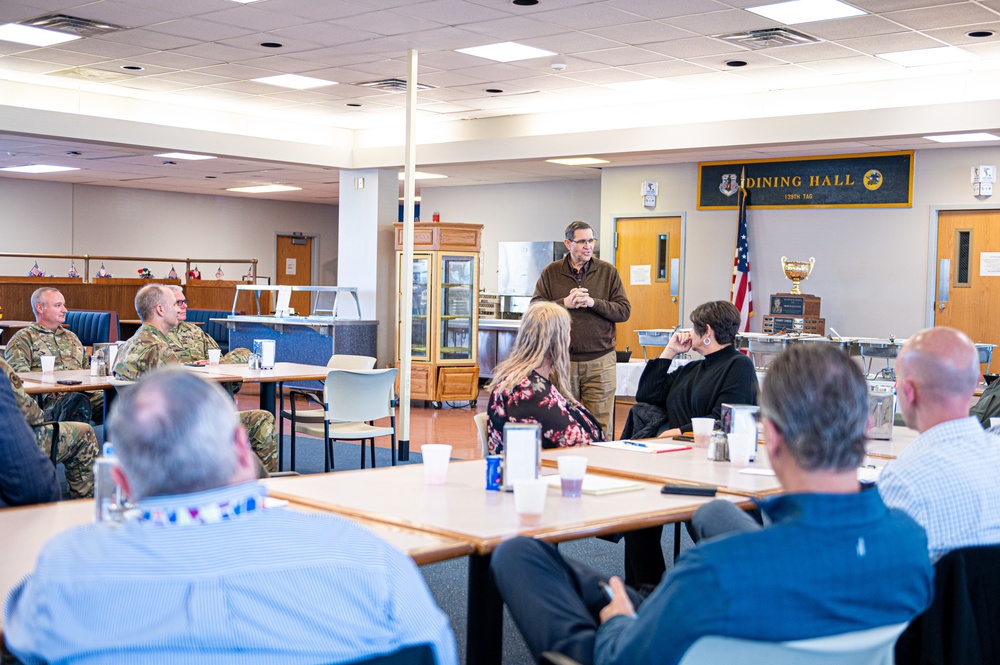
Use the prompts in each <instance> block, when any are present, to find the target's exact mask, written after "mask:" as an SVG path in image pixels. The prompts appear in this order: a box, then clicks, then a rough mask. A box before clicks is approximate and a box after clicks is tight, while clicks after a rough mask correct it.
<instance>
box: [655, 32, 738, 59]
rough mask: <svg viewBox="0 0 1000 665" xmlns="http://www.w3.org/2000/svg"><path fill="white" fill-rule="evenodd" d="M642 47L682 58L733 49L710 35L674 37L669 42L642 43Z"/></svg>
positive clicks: (716, 53)
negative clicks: (684, 37) (685, 37)
mask: <svg viewBox="0 0 1000 665" xmlns="http://www.w3.org/2000/svg"><path fill="white" fill-rule="evenodd" d="M642 47H643V48H644V49H648V50H650V51H655V52H657V53H662V54H663V55H669V56H673V57H675V58H683V59H690V58H698V57H701V56H705V55H719V54H721V53H728V52H730V51H732V49H733V46H732V45H731V44H727V43H725V42H722V41H719V40H718V39H712V38H710V37H691V38H689V39H675V40H673V41H669V42H659V43H656V44H643V45H642Z"/></svg>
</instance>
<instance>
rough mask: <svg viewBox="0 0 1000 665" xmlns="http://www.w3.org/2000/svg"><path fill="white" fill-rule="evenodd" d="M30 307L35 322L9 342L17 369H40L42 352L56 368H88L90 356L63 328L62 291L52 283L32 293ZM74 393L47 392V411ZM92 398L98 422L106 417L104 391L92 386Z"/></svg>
mask: <svg viewBox="0 0 1000 665" xmlns="http://www.w3.org/2000/svg"><path fill="white" fill-rule="evenodd" d="M31 311H32V312H34V314H35V322H34V323H32V324H31V325H30V326H28V327H27V328H22V329H21V330H19V331H17V333H15V334H14V336H13V337H11V338H10V341H9V342H8V343H7V349H6V351H4V356H5V357H6V359H7V362H8V363H10V366H11V367H13V368H14V371H15V372H39V371H41V369H42V360H41V357H42V356H55V357H56V369H57V370H64V369H89V368H90V358H88V357H87V352H86V350H85V349H84V348H83V344H81V343H80V338H79V337H77V336H76V335H75V334H73V332H72V331H71V330H68V329H67V328H63V327H62V324H63V323H64V322H65V321H66V300H65V298H64V297H63V294H62V293H60V292H59V290H58V289H55V288H53V287H51V286H43V287H42V288H40V289H37V290H35V292H34V293H32V294H31ZM73 394H75V393H48V394H47V395H45V397H44V399H43V401H42V408H43V409H45V410H46V411H48V410H50V409H51V408H52V407H54V406H55V403H56V402H57V401H59V400H60V399H63V398H65V397H67V396H69V395H73ZM83 394H84V395H86V397H87V399H89V400H90V408H91V418H92V419H93V421H94V422H95V423H97V424H100V423H101V422H102V421H103V419H104V393H103V392H102V391H100V390H93V391H90V392H87V393H83Z"/></svg>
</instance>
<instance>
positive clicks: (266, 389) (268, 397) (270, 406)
mask: <svg viewBox="0 0 1000 665" xmlns="http://www.w3.org/2000/svg"><path fill="white" fill-rule="evenodd" d="M259 385H260V408H261V409H262V410H264V411H267V412H268V413H270V414H271V415H272V416H273V415H276V414H275V413H274V400H275V398H276V394H275V389H274V382H272V381H268V382H267V383H265V382H263V381H261V382H260V384H259Z"/></svg>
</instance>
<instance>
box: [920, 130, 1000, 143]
mask: <svg viewBox="0 0 1000 665" xmlns="http://www.w3.org/2000/svg"><path fill="white" fill-rule="evenodd" d="M924 138H925V139H927V140H928V141H937V142H938V143H971V142H973V141H1000V136H994V135H993V134H987V133H986V132H972V133H969V134H939V135H937V136H925V137H924Z"/></svg>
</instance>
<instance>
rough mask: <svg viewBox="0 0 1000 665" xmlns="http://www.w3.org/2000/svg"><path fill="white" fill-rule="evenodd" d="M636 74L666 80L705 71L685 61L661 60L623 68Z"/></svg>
mask: <svg viewBox="0 0 1000 665" xmlns="http://www.w3.org/2000/svg"><path fill="white" fill-rule="evenodd" d="M623 69H627V70H629V71H632V72H635V73H637V74H645V75H646V76H651V77H653V78H668V77H671V76H687V75H689V74H703V73H705V71H706V69H705V68H704V67H702V66H700V65H695V64H692V63H690V62H688V61H686V60H662V61H660V62H650V63H647V64H642V65H628V66H626V67H623Z"/></svg>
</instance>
